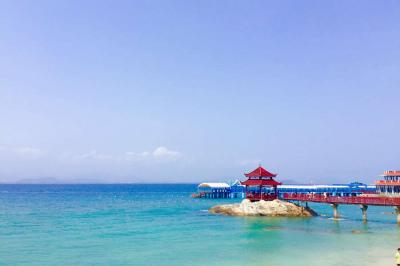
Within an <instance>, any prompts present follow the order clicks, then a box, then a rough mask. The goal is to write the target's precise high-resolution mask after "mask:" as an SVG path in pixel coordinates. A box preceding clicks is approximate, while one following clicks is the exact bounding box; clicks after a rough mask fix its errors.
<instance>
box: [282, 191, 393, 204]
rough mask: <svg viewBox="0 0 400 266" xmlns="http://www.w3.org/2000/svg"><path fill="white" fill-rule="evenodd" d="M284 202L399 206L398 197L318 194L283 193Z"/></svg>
mask: <svg viewBox="0 0 400 266" xmlns="http://www.w3.org/2000/svg"><path fill="white" fill-rule="evenodd" d="M282 198H283V199H284V200H297V201H309V202H320V203H336V204H362V205H379V206H400V197H385V196H344V197H340V196H324V195H319V194H314V195H313V194H294V193H293V194H291V193H284V194H283V195H282Z"/></svg>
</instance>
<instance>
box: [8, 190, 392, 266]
mask: <svg viewBox="0 0 400 266" xmlns="http://www.w3.org/2000/svg"><path fill="white" fill-rule="evenodd" d="M195 190H196V185H186V184H185V185H0V265H271V266H273V265H282V266H286V265H290V264H296V265H300V266H301V265H360V264H363V265H382V266H386V265H392V264H393V262H394V260H393V254H394V250H395V249H396V248H397V246H400V241H399V240H400V234H399V233H400V230H399V227H398V226H397V225H396V222H395V216H394V214H393V209H392V208H388V207H387V208H386V207H385V208H382V207H370V208H369V209H368V215H369V222H368V223H367V224H363V223H362V221H361V211H360V210H359V208H358V206H340V207H339V210H340V212H341V214H342V215H343V218H344V219H343V220H340V221H334V220H332V219H330V216H331V215H332V210H331V208H330V207H329V206H327V205H320V204H314V205H312V207H313V208H314V209H315V210H316V211H317V212H319V213H320V214H321V216H319V217H314V218H266V217H247V218H246V217H227V216H220V215H211V214H209V213H208V212H207V210H208V209H209V208H210V207H211V206H213V205H216V204H220V203H227V202H236V201H237V200H211V199H208V200H206V199H192V198H191V197H190V195H191V193H193V192H194V191H195Z"/></svg>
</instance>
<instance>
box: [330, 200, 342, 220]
mask: <svg viewBox="0 0 400 266" xmlns="http://www.w3.org/2000/svg"><path fill="white" fill-rule="evenodd" d="M331 206H332V208H333V218H335V219H338V218H339V217H340V216H339V212H338V206H339V205H338V204H336V203H332V204H331Z"/></svg>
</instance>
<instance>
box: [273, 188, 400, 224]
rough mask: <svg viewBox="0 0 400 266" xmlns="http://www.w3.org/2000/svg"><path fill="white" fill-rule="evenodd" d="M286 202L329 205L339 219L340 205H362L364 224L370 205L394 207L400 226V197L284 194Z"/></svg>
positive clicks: (283, 197)
mask: <svg viewBox="0 0 400 266" xmlns="http://www.w3.org/2000/svg"><path fill="white" fill-rule="evenodd" d="M281 198H282V199H284V200H290V201H303V202H317V203H328V204H331V206H332V208H333V217H334V218H339V217H340V215H339V212H338V206H339V204H352V205H360V209H361V211H362V217H363V220H364V222H366V221H367V209H368V206H369V205H375V206H394V207H395V210H396V214H397V223H398V224H400V197H393V196H383V195H378V194H370V195H368V194H364V195H360V196H344V197H340V196H328V195H321V194H295V193H284V194H283V195H282V196H281Z"/></svg>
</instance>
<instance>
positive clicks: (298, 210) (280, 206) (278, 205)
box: [209, 199, 317, 217]
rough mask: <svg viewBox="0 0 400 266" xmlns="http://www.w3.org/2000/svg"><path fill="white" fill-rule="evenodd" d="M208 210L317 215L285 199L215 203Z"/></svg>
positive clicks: (261, 214) (276, 214)
mask: <svg viewBox="0 0 400 266" xmlns="http://www.w3.org/2000/svg"><path fill="white" fill-rule="evenodd" d="M209 212H210V213H219V214H225V215H233V216H270V217H275V216H279V217H310V216H315V215H317V214H316V213H315V212H314V211H313V210H312V209H310V208H308V207H300V206H297V205H295V204H293V203H290V202H287V201H282V200H273V201H264V200H260V201H256V202H251V201H250V200H248V199H244V200H243V201H242V202H241V203H236V204H224V205H217V206H214V207H212V208H211V209H210V210H209Z"/></svg>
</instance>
